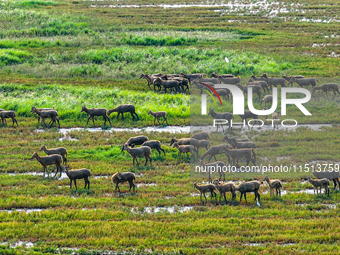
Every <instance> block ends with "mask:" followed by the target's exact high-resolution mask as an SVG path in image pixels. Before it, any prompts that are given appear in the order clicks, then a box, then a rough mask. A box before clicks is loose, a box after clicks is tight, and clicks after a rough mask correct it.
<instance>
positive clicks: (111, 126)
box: [106, 116, 112, 127]
mask: <svg viewBox="0 0 340 255" xmlns="http://www.w3.org/2000/svg"><path fill="white" fill-rule="evenodd" d="M106 118H107V120H108V121H109V123H110V126H111V127H112V124H111V121H110V118H109V117H108V116H106Z"/></svg>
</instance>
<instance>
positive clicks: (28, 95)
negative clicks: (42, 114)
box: [0, 85, 190, 127]
mask: <svg viewBox="0 0 340 255" xmlns="http://www.w3.org/2000/svg"><path fill="white" fill-rule="evenodd" d="M1 92H2V93H1V96H0V97H1V106H0V107H3V108H5V109H12V110H14V111H16V113H17V116H18V118H19V121H20V119H22V121H20V122H21V123H20V124H19V125H20V126H37V122H36V117H35V116H32V114H31V113H30V110H31V107H32V106H33V105H34V106H36V107H38V108H52V107H55V109H57V110H58V114H59V120H60V121H61V125H62V127H85V126H86V121H87V117H88V115H87V114H86V113H81V112H80V111H81V107H82V106H83V105H86V106H87V107H88V108H106V109H113V108H114V107H116V106H118V105H121V104H134V105H135V106H136V113H137V114H138V115H139V118H140V120H139V121H137V122H135V121H132V119H131V116H130V114H129V116H128V114H126V113H125V114H124V115H125V120H124V121H123V120H122V119H121V117H120V118H119V119H118V120H117V119H116V118H115V117H113V116H116V115H117V114H116V113H112V115H111V118H112V124H113V126H115V127H136V126H138V127H145V126H149V125H152V123H153V117H152V116H150V115H148V114H147V112H148V111H149V110H150V109H151V110H153V111H162V110H165V111H166V112H167V114H168V119H169V124H171V125H188V124H189V119H188V117H189V113H190V107H189V100H188V96H187V95H182V94H177V95H171V94H158V93H155V92H144V93H141V92H135V93H133V92H132V91H129V90H122V89H118V88H114V89H112V88H111V89H103V88H95V87H91V88H89V87H87V88H81V87H73V86H65V85H63V86H61V85H34V86H21V85H2V86H1ZM102 123H103V119H102V118H96V125H97V126H100V125H102ZM90 126H92V123H90V124H89V125H88V127H90Z"/></svg>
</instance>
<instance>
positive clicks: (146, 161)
mask: <svg viewBox="0 0 340 255" xmlns="http://www.w3.org/2000/svg"><path fill="white" fill-rule="evenodd" d="M144 158H145V164H144V166H146V163H148V157H147V156H146V155H145V156H144Z"/></svg>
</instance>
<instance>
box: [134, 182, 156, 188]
mask: <svg viewBox="0 0 340 255" xmlns="http://www.w3.org/2000/svg"><path fill="white" fill-rule="evenodd" d="M143 186H157V183H136V187H137V188H139V187H143Z"/></svg>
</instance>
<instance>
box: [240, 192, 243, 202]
mask: <svg viewBox="0 0 340 255" xmlns="http://www.w3.org/2000/svg"><path fill="white" fill-rule="evenodd" d="M242 196H243V192H241V197H240V203H241V200H242Z"/></svg>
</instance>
